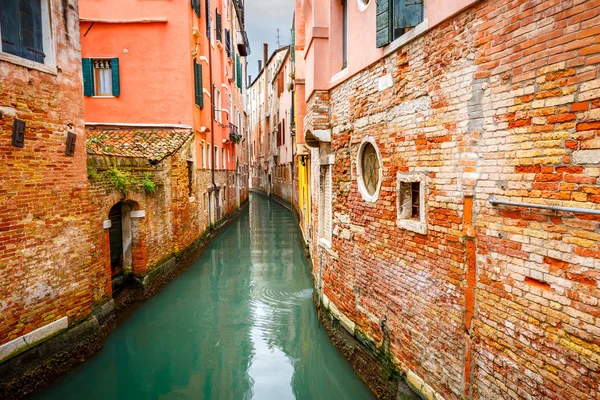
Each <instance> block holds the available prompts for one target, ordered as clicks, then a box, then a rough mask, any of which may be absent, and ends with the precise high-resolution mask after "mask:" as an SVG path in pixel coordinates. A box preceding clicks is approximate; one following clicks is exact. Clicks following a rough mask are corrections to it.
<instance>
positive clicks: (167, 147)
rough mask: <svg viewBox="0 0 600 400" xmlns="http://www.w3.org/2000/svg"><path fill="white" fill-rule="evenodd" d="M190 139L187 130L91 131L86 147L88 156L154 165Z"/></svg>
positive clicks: (190, 134)
mask: <svg viewBox="0 0 600 400" xmlns="http://www.w3.org/2000/svg"><path fill="white" fill-rule="evenodd" d="M193 135H194V132H193V131H191V130H189V129H140V128H136V129H111V130H103V129H91V130H88V131H87V142H86V147H87V152H88V154H91V155H104V156H114V157H129V158H146V159H148V160H149V161H150V162H151V163H153V164H155V163H159V162H161V161H162V160H164V159H165V158H167V157H170V156H172V155H173V154H175V153H176V152H177V151H178V150H179V149H180V148H181V147H182V146H183V145H184V144H185V143H186V142H187V141H188V140H189V139H190V138H191V137H192V136H193Z"/></svg>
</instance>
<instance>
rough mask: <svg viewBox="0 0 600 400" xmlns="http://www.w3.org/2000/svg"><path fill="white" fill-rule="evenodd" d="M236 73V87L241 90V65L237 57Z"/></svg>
mask: <svg viewBox="0 0 600 400" xmlns="http://www.w3.org/2000/svg"><path fill="white" fill-rule="evenodd" d="M237 72H238V80H237V86H238V88H239V89H240V90H242V82H243V76H242V63H241V62H240V59H239V57H238V59H237Z"/></svg>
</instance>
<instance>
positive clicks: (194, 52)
mask: <svg viewBox="0 0 600 400" xmlns="http://www.w3.org/2000/svg"><path fill="white" fill-rule="evenodd" d="M192 36H194V38H195V39H196V43H194V48H193V49H192V50H191V52H192V57H196V56H197V55H198V46H200V43H198V40H199V39H200V36H201V35H200V31H199V30H198V28H192Z"/></svg>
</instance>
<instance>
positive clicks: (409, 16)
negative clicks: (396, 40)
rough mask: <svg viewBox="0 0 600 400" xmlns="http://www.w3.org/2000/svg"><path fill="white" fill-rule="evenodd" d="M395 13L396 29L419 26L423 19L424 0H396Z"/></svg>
mask: <svg viewBox="0 0 600 400" xmlns="http://www.w3.org/2000/svg"><path fill="white" fill-rule="evenodd" d="M393 15H394V30H396V29H404V28H412V27H414V26H417V25H419V24H420V23H421V22H422V21H423V0H394V10H393ZM396 36H399V35H396Z"/></svg>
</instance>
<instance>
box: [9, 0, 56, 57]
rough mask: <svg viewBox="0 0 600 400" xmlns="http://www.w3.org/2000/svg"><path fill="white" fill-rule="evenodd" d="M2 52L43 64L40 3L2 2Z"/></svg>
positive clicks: (11, 0) (15, 0) (17, 0)
mask: <svg viewBox="0 0 600 400" xmlns="http://www.w3.org/2000/svg"><path fill="white" fill-rule="evenodd" d="M0 29H2V31H1V36H2V44H1V45H2V51H3V52H4V53H8V54H12V55H15V56H19V57H23V58H26V59H28V60H31V61H35V62H39V63H42V64H43V63H44V57H45V55H44V41H43V35H42V9H41V3H40V2H39V1H37V2H31V1H19V0H2V12H0Z"/></svg>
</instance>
